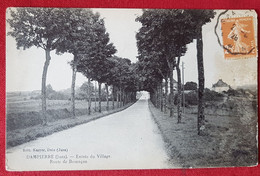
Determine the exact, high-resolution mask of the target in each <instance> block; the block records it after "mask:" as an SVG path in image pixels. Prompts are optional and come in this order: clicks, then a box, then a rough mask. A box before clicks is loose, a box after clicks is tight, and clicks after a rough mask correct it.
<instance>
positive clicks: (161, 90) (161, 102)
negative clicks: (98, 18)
mask: <svg viewBox="0 0 260 176" xmlns="http://www.w3.org/2000/svg"><path fill="white" fill-rule="evenodd" d="M160 104H161V112H163V82H161V84H160Z"/></svg>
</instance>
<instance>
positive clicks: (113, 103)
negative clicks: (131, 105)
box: [112, 85, 115, 109]
mask: <svg viewBox="0 0 260 176" xmlns="http://www.w3.org/2000/svg"><path fill="white" fill-rule="evenodd" d="M114 93H115V88H114V86H113V85H112V109H115V97H114Z"/></svg>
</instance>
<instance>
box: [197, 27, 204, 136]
mask: <svg viewBox="0 0 260 176" xmlns="http://www.w3.org/2000/svg"><path fill="white" fill-rule="evenodd" d="M197 63H198V82H199V89H198V134H199V135H200V134H201V133H202V130H203V129H205V116H204V99H203V97H204V66H203V41H202V28H200V31H199V33H198V38H197Z"/></svg>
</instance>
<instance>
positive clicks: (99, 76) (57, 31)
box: [7, 8, 136, 125]
mask: <svg viewBox="0 0 260 176" xmlns="http://www.w3.org/2000/svg"><path fill="white" fill-rule="evenodd" d="M10 15H11V18H10V19H8V20H7V21H8V23H9V25H10V27H11V29H12V30H11V31H10V32H8V35H11V36H12V37H14V38H15V40H16V44H17V48H23V49H28V48H30V47H32V46H36V47H38V48H42V49H44V50H45V63H44V67H43V73H42V87H41V97H42V112H43V125H45V124H46V123H47V119H46V109H47V106H46V78H47V70H48V66H49V64H50V60H51V54H50V53H51V51H52V50H55V51H56V53H57V54H63V53H71V54H72V55H73V59H72V61H71V62H70V65H71V68H72V84H71V112H72V116H73V117H75V81H76V73H77V72H80V73H82V74H83V75H85V76H86V78H87V79H88V85H89V87H90V86H91V81H92V80H95V81H97V82H98V93H99V112H101V98H100V97H101V87H102V86H101V85H102V84H105V88H106V92H107V96H106V99H107V110H108V107H109V106H108V93H109V91H108V86H111V87H112V100H113V107H114V100H115V97H114V96H116V100H117V101H118V102H120V103H119V105H118V106H122V105H123V104H125V103H127V102H129V101H134V100H135V97H136V85H135V83H136V81H135V80H136V77H135V74H133V73H134V72H135V66H134V64H131V61H130V60H129V59H124V58H119V57H116V56H114V54H115V53H116V49H115V47H114V45H113V43H110V42H109V34H108V33H107V32H106V28H105V25H104V20H103V19H102V18H100V15H99V14H98V13H93V11H92V10H90V9H61V8H16V9H14V10H11V11H10ZM65 79H66V78H65ZM90 95H91V94H90V93H89V96H90ZM88 102H89V103H88V110H89V111H88V112H89V113H90V112H91V97H89V98H88Z"/></svg>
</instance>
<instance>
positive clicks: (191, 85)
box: [184, 81, 198, 90]
mask: <svg viewBox="0 0 260 176" xmlns="http://www.w3.org/2000/svg"><path fill="white" fill-rule="evenodd" d="M197 86H198V85H197V83H195V82H192V81H190V82H186V83H185V85H184V90H197Z"/></svg>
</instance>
